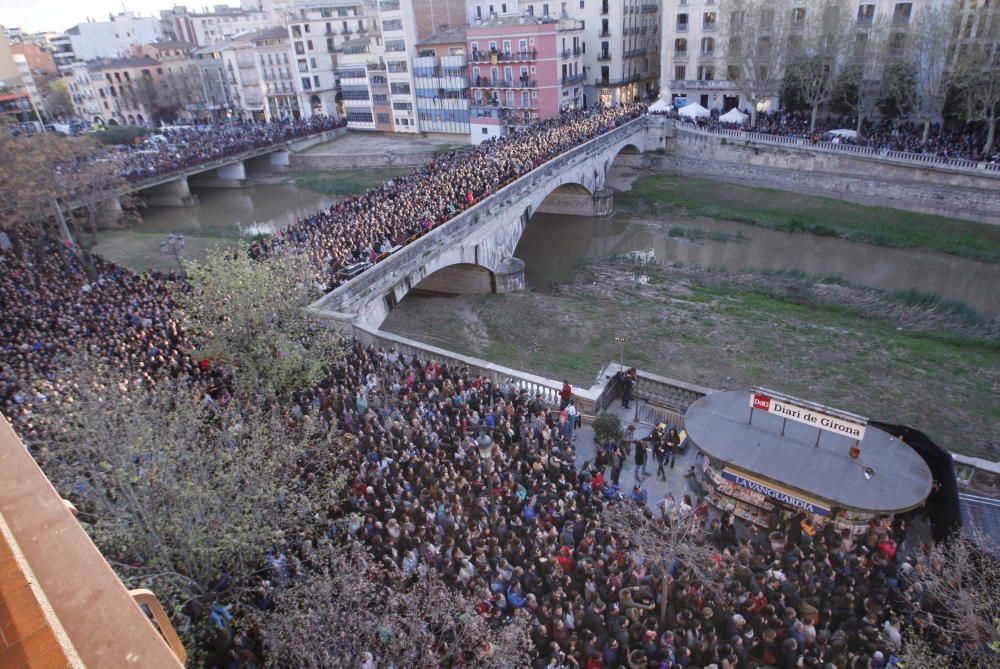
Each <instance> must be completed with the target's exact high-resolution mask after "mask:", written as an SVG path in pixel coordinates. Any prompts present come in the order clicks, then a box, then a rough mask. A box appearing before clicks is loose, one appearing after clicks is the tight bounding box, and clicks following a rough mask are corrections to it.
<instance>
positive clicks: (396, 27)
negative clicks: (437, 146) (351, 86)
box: [378, 0, 420, 132]
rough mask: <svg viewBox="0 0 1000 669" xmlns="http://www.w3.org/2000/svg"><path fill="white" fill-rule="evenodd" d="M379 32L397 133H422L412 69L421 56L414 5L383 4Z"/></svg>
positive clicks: (388, 0) (395, 1) (395, 0)
mask: <svg viewBox="0 0 1000 669" xmlns="http://www.w3.org/2000/svg"><path fill="white" fill-rule="evenodd" d="M378 28H379V32H380V33H381V42H382V49H381V52H382V54H383V55H384V58H385V66H386V76H387V77H388V82H389V105H390V107H391V113H392V125H393V130H395V131H396V132H419V131H420V127H419V125H418V123H417V112H416V107H417V104H416V103H417V100H416V95H415V93H414V88H415V86H414V83H413V73H412V71H411V69H410V61H411V60H412V59H413V58H414V57H416V55H417V51H416V46H417V25H416V20H415V15H414V12H413V3H412V2H398V0H380V2H379V3H378Z"/></svg>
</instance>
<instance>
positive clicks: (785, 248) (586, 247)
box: [96, 182, 1000, 316]
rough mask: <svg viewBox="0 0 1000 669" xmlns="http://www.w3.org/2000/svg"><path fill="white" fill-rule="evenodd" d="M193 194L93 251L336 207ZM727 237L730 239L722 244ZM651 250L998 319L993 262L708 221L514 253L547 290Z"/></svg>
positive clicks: (559, 240) (527, 242)
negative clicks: (912, 293) (936, 299)
mask: <svg viewBox="0 0 1000 669" xmlns="http://www.w3.org/2000/svg"><path fill="white" fill-rule="evenodd" d="M621 185H622V186H625V187H628V186H627V185H626V184H621ZM198 196H199V198H200V204H198V205H197V206H194V207H151V208H149V209H147V210H146V211H145V212H144V213H143V218H144V222H143V223H141V224H140V225H138V226H135V227H134V228H132V229H130V230H127V231H106V232H103V233H101V237H100V242H99V244H98V246H97V248H96V250H97V251H98V252H99V253H102V254H104V255H106V256H108V257H109V258H111V259H112V260H115V261H117V262H121V263H124V264H126V265H129V266H132V267H136V268H139V269H146V268H158V269H170V268H172V267H174V265H173V259H172V258H167V257H164V256H163V254H162V253H161V252H160V249H159V240H160V239H162V237H161V235H162V234H165V233H169V232H173V233H180V234H183V235H184V236H185V240H186V242H187V248H186V250H185V256H186V257H188V258H192V259H196V260H197V259H200V258H201V257H203V256H204V254H205V253H206V250H207V249H209V248H211V247H212V246H215V245H218V244H219V242H224V243H229V244H231V243H233V242H234V241H235V240H237V239H239V238H240V237H241V236H246V235H248V234H253V233H256V232H274V231H275V230H277V229H280V228H282V227H284V226H286V225H288V224H290V223H292V222H294V221H295V220H296V219H298V218H302V217H304V216H307V215H309V214H312V213H314V212H316V211H318V210H319V209H321V208H323V207H326V206H329V204H331V203H332V202H333V200H332V199H331V198H328V197H326V196H323V195H320V194H317V193H314V192H312V191H309V190H305V189H301V188H297V187H296V186H294V185H292V184H287V183H274V182H272V183H258V185H256V186H255V187H253V188H246V189H239V190H229V189H204V190H199V191H198ZM672 227H683V228H687V229H689V230H690V229H695V230H698V231H702V232H707V233H708V234H709V238H703V239H697V240H692V239H689V238H687V237H683V236H680V237H678V236H673V237H672V236H670V229H671V228H672ZM736 237H738V239H732V238H736ZM725 238H730V240H729V241H720V239H725ZM650 250H651V251H652V253H653V255H655V259H656V261H657V262H659V263H666V264H671V263H682V264H684V265H697V266H701V267H706V268H718V269H723V270H729V271H739V270H744V269H750V270H781V269H786V270H801V271H803V272H805V273H807V274H809V275H812V276H816V277H826V276H831V275H836V276H839V277H843V278H844V279H847V280H848V281H850V282H852V283H856V284H860V285H865V286H871V287H875V288H881V289H884V290H888V291H897V290H906V289H915V290H918V291H921V292H925V293H931V294H935V295H939V296H941V297H944V298H948V299H951V300H957V301H961V302H964V303H966V304H967V305H969V306H970V307H973V308H974V309H977V310H979V311H981V312H984V313H987V314H991V315H993V316H1000V290H998V289H997V286H1000V265H991V264H986V263H981V262H976V261H974V260H969V259H966V258H960V257H957V256H952V255H948V254H945V253H941V252H938V251H931V250H925V249H895V248H884V247H879V246H871V245H867V244H860V243H855V242H848V241H845V240H840V239H835V238H832V237H817V236H814V235H808V234H801V233H787V232H778V231H774V230H767V229H765V228H757V227H753V226H748V225H743V224H740V223H734V222H729V221H719V220H716V219H711V218H690V217H684V216H678V215H663V216H661V217H660V218H659V220H656V221H636V220H628V219H626V218H624V217H620V216H615V217H611V218H607V219H602V218H590V217H584V216H562V215H549V214H536V215H535V216H534V217H533V218H532V219H531V221H530V222H529V224H528V226H527V229H526V230H525V233H524V236H523V237H522V238H521V241H520V244H519V245H518V247H517V250H516V251H515V254H514V255H515V256H516V257H518V258H521V259H522V260H524V261H525V264H526V280H527V283H528V285H529V287H531V288H532V289H534V290H537V291H545V292H548V291H550V290H551V289H552V287H553V285H554V284H557V283H562V282H566V281H569V280H570V279H571V278H572V276H573V272H574V270H575V269H576V268H577V267H578V265H579V263H580V261H581V260H582V259H584V258H606V257H608V256H612V255H616V254H623V253H629V252H637V251H638V252H643V251H650Z"/></svg>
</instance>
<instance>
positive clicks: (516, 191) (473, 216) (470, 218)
mask: <svg viewBox="0 0 1000 669" xmlns="http://www.w3.org/2000/svg"><path fill="white" fill-rule="evenodd" d="M645 118H646V117H642V116H640V117H639V118H636V119H633V120H631V121H628V122H626V123H623V124H622V125H620V126H618V127H617V128H613V129H612V130H609V131H607V132H605V133H604V134H602V135H599V136H597V137H595V138H593V139H591V140H588V141H587V142H585V143H583V144H581V145H580V146H578V147H575V148H573V149H570V150H569V151H567V152H565V153H563V154H560V155H558V156H556V157H554V158H552V159H550V160H549V161H548V162H545V163H542V164H541V165H538V166H537V167H535V168H534V169H533V170H532V171H530V172H527V173H526V174H524V175H522V176H521V177H519V178H517V179H514V180H513V181H511V182H509V183H508V184H507V185H505V186H503V187H502V188H500V189H499V190H497V191H496V192H494V193H490V194H488V195H486V196H484V197H482V198H480V200H479V201H478V202H476V203H475V204H473V205H471V206H469V207H467V208H465V209H462V210H460V211H459V212H458V213H457V214H456V215H454V216H453V217H452V218H450V219H448V220H446V221H444V222H442V223H439V224H438V225H436V226H434V227H433V228H431V229H430V230H428V231H426V232H422V233H420V234H419V235H415V236H414V237H413V238H411V239H410V240H409V241H408V242H407V244H406V245H404V246H403V247H402V248H400V249H399V250H398V251H396V252H394V253H392V254H391V255H388V256H384V257H382V258H379V261H378V262H377V263H376V264H375V265H374V266H373V267H379V266H380V265H382V263H392V265H393V270H394V271H395V272H396V273H397V274H400V275H403V276H405V275H408V274H410V273H411V272H413V271H415V270H417V269H419V268H420V267H421V266H422V265H423V264H425V263H426V257H425V255H424V254H425V252H429V251H430V248H431V247H432V246H440V247H441V248H448V247H450V246H451V245H453V244H459V243H460V242H461V240H462V239H464V238H465V237H466V236H467V235H468V234H469V232H470V230H471V229H472V227H473V226H475V225H476V224H477V223H478V221H479V219H480V218H481V217H487V218H488V217H490V216H493V215H495V214H499V213H500V212H501V211H505V210H508V209H509V208H510V206H511V205H512V204H513V203H515V202H517V201H518V200H520V199H521V198H523V197H524V196H525V195H527V194H528V193H530V192H531V191H533V190H535V189H536V188H537V187H538V186H539V185H540V184H541V182H542V181H544V180H547V179H549V178H551V177H552V176H553V175H554V174H555V173H556V172H557V171H560V170H562V169H564V168H566V167H569V166H571V165H573V164H576V163H577V162H581V161H584V160H587V159H588V158H590V157H591V156H593V155H596V154H598V153H600V152H601V151H603V150H604V149H605V148H606V147H607V146H608V145H609V144H614V143H616V142H618V141H620V139H621V138H622V137H623V136H626V135H630V134H632V133H634V132H635V131H636V130H637V129H641V128H643V127H644V125H645ZM372 269H373V268H369V269H367V270H365V271H363V272H361V273H360V274H358V275H357V276H355V277H354V278H352V279H350V280H349V281H346V282H345V283H342V284H340V285H339V286H337V287H336V288H334V289H333V290H332V291H330V292H329V293H327V295H325V296H324V297H322V298H320V300H318V301H317V302H316V303H315V304H314V305H313V309H314V311H318V312H321V313H323V314H325V315H327V316H334V317H335V318H338V319H339V320H351V319H350V317H349V315H347V314H339V313H337V312H338V311H340V310H339V309H338V308H336V307H335V306H333V307H332V308H331V306H328V305H338V304H341V303H342V302H343V301H344V298H345V296H348V295H350V296H351V298H352V299H353V300H354V301H355V302H360V301H367V300H371V299H378V298H379V296H378V295H375V294H373V293H374V292H375V291H374V288H375V287H376V285H377V284H378V283H379V282H380V280H381V274H382V273H381V272H377V271H372Z"/></svg>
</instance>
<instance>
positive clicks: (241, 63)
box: [219, 26, 302, 121]
mask: <svg viewBox="0 0 1000 669" xmlns="http://www.w3.org/2000/svg"><path fill="white" fill-rule="evenodd" d="M219 54H220V55H221V56H222V61H223V63H224V67H225V70H226V76H227V77H228V81H229V89H230V99H231V101H232V105H233V107H234V109H235V115H236V117H237V118H238V119H245V120H249V119H253V120H255V121H273V120H284V119H291V118H301V117H302V114H301V110H300V108H299V97H298V94H297V92H296V89H295V76H296V75H295V72H294V64H293V61H292V49H291V47H290V43H289V38H288V29H287V28H285V27H284V26H278V27H272V28H265V29H264V30H258V31H257V32H253V33H249V34H246V35H240V36H238V37H236V38H234V39H232V40H230V41H229V42H228V43H226V44H224V45H221V46H220V47H219Z"/></svg>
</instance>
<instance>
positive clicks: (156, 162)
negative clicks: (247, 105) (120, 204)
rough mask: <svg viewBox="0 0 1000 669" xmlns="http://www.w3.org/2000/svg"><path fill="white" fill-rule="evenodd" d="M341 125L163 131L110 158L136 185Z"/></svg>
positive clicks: (317, 122)
mask: <svg viewBox="0 0 1000 669" xmlns="http://www.w3.org/2000/svg"><path fill="white" fill-rule="evenodd" d="M344 125H345V122H344V121H339V120H337V119H335V118H330V117H326V116H319V115H317V116H313V117H311V118H309V119H306V120H288V121H281V122H273V123H226V124H219V125H211V126H181V127H174V128H164V129H162V130H161V131H160V132H158V133H156V134H153V135H148V136H146V137H145V138H143V139H142V140H141V141H139V142H138V143H136V144H131V145H122V146H119V147H117V148H116V149H115V151H114V152H113V153H112V154H111V159H112V160H115V161H116V162H117V163H118V165H119V169H120V173H121V175H122V176H123V177H125V178H126V179H127V180H128V181H130V182H133V183H136V182H141V181H146V180H148V179H151V178H154V177H157V176H161V175H164V174H170V173H172V172H178V171H180V170H184V169H186V168H188V167H193V166H196V165H202V164H204V163H209V162H212V161H214V160H218V159H219V158H228V157H230V156H238V155H240V154H243V153H246V152H248V151H252V150H254V149H260V148H264V147H268V146H273V145H275V144H280V143H282V142H287V141H289V140H293V139H298V138H301V137H306V136H309V135H313V134H316V133H319V132H323V131H326V130H333V129H335V128H339V127H343V126H344Z"/></svg>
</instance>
